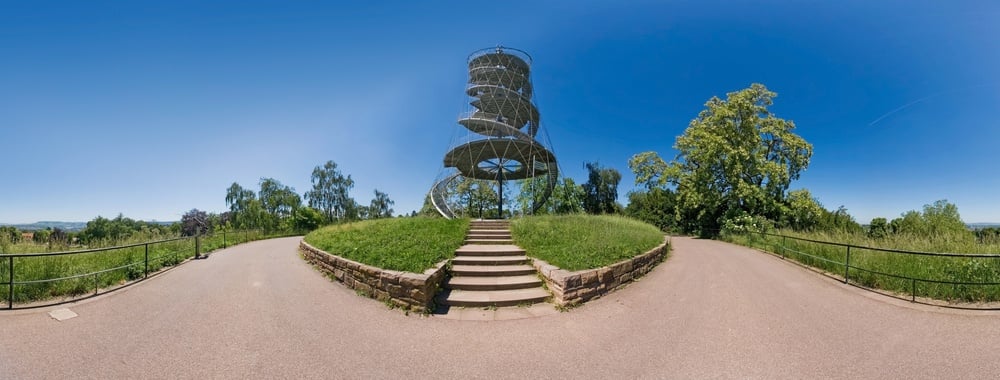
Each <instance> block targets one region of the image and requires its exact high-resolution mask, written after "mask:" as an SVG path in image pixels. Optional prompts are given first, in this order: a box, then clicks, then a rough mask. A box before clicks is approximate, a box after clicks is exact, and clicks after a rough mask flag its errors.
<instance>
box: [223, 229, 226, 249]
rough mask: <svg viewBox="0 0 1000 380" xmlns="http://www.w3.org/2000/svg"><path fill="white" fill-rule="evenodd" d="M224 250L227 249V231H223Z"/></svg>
mask: <svg viewBox="0 0 1000 380" xmlns="http://www.w3.org/2000/svg"><path fill="white" fill-rule="evenodd" d="M222 249H226V231H222Z"/></svg>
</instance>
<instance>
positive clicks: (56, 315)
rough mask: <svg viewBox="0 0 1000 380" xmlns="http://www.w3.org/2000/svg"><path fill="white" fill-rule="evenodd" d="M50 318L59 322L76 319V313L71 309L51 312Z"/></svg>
mask: <svg viewBox="0 0 1000 380" xmlns="http://www.w3.org/2000/svg"><path fill="white" fill-rule="evenodd" d="M49 316H50V317H52V319H55V320H57V321H59V322H62V321H65V320H67V319H70V318H73V317H76V313H74V312H73V310H70V309H55V310H52V311H50V312H49Z"/></svg>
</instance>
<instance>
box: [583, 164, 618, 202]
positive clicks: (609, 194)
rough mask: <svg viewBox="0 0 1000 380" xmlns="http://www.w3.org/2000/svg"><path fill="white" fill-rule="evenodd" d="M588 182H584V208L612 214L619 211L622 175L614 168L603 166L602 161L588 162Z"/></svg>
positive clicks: (586, 165)
mask: <svg viewBox="0 0 1000 380" xmlns="http://www.w3.org/2000/svg"><path fill="white" fill-rule="evenodd" d="M584 166H585V167H586V168H587V182H586V183H584V184H583V193H584V198H583V208H584V210H586V211H587V212H588V213H591V214H611V213H614V212H616V211H618V207H617V202H618V183H619V182H621V180H622V175H621V173H619V172H618V171H617V170H615V169H613V168H602V167H601V165H600V163H597V162H588V163H586V164H584Z"/></svg>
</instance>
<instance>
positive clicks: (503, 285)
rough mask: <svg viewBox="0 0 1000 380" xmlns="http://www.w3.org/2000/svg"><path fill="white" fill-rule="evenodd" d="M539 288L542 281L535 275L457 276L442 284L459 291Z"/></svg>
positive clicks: (446, 287)
mask: <svg viewBox="0 0 1000 380" xmlns="http://www.w3.org/2000/svg"><path fill="white" fill-rule="evenodd" d="M539 286H542V280H540V279H539V278H538V276H536V275H523V276H503V277H470V276H458V277H452V278H450V279H448V281H446V282H445V283H444V287H445V289H459V290H509V289H525V288H535V287H539Z"/></svg>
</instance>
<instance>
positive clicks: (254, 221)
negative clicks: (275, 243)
mask: <svg viewBox="0 0 1000 380" xmlns="http://www.w3.org/2000/svg"><path fill="white" fill-rule="evenodd" d="M226 205H227V206H229V212H230V213H231V214H232V216H233V223H234V224H235V225H236V226H237V227H239V228H257V227H259V225H258V221H259V219H260V215H259V213H260V209H261V207H260V205H259V203H258V202H257V194H256V193H254V192H253V190H250V189H246V188H244V187H243V186H240V184H238V183H236V182H233V184H232V185H229V188H228V189H227V190H226Z"/></svg>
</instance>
